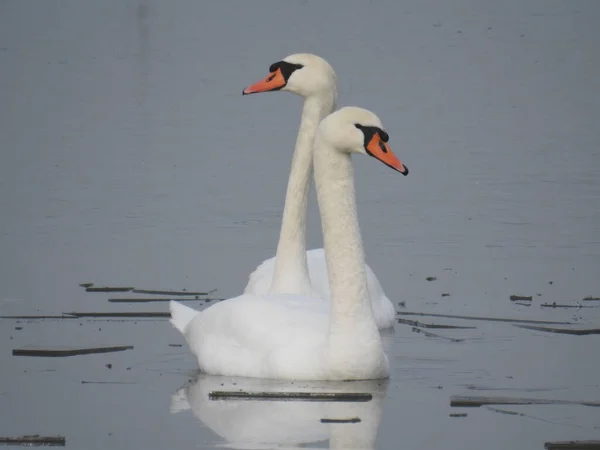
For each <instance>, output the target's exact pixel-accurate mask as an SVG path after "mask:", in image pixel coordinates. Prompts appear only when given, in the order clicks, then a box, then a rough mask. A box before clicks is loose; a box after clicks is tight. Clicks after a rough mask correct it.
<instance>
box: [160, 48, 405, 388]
mask: <svg viewBox="0 0 600 450" xmlns="http://www.w3.org/2000/svg"><path fill="white" fill-rule="evenodd" d="M335 81H336V79H335V73H334V71H333V69H332V68H331V66H329V64H328V63H327V62H326V61H324V60H323V59H322V58H319V57H317V56H314V55H307V54H298V55H291V56H289V57H287V58H285V59H284V60H283V61H280V62H277V63H275V64H273V65H272V66H271V68H270V74H269V75H268V76H267V78H265V79H264V80H262V81H260V82H258V83H256V84H254V85H252V86H250V87H249V88H247V89H246V90H245V91H244V93H245V94H250V93H255V92H264V91H273V90H288V91H291V92H294V93H297V94H299V95H301V96H303V97H304V98H305V104H304V111H303V114H302V123H301V125H300V132H299V134H298V139H297V143H296V151H295V153H294V158H293V163H292V173H291V175H290V181H289V184H288V191H287V196H286V205H285V209H284V214H283V219H282V229H281V235H280V240H279V245H278V248H277V256H276V258H274V259H271V260H268V261H265V262H264V263H263V264H261V265H260V266H259V267H258V268H257V269H256V271H255V272H254V273H253V274H252V275H251V276H250V281H249V283H248V286H247V287H246V290H245V292H244V294H242V295H241V296H238V297H235V298H232V299H228V300H226V301H223V302H221V303H218V304H215V305H212V306H210V307H209V308H207V309H205V310H203V311H202V312H198V311H196V310H194V309H191V308H189V307H187V306H185V305H182V304H180V303H177V302H171V303H170V309H171V323H172V324H173V325H174V326H175V328H177V329H178V330H179V331H180V332H181V333H182V334H183V335H184V336H185V338H186V340H187V342H188V345H189V347H190V350H191V352H192V353H193V354H194V356H196V358H197V361H198V365H199V367H200V369H201V370H202V371H203V372H206V373H208V374H213V375H226V376H244V377H255V378H276V379H286V380H364V379H376V378H387V377H388V376H389V364H388V360H387V357H386V355H385V352H384V350H383V346H382V341H381V337H380V335H379V329H378V328H380V327H381V328H385V327H387V326H389V325H391V319H390V318H389V315H390V314H391V317H392V319H393V314H394V313H393V311H394V309H393V306H392V305H391V302H390V301H389V299H388V298H387V297H385V294H384V293H383V290H382V289H381V286H380V284H379V282H378V281H377V278H376V277H375V275H374V274H373V272H372V271H371V269H370V268H368V267H367V266H366V264H365V261H364V251H363V245H362V240H361V236H360V229H359V225H358V218H357V215H356V200H355V195H354V178H353V171H352V162H351V154H352V153H359V154H367V155H370V156H372V157H374V158H376V159H379V160H380V161H382V162H383V163H384V164H386V165H388V166H389V167H391V168H393V169H395V170H397V171H399V172H400V173H402V174H404V175H406V174H408V169H407V168H406V167H405V166H404V165H403V164H402V163H401V162H400V161H399V160H398V158H396V156H395V155H394V154H393V153H392V151H391V150H390V148H389V146H388V145H387V141H388V135H387V133H386V132H385V131H384V130H383V125H382V124H381V121H380V120H379V118H378V117H377V116H376V115H375V114H373V113H372V112H370V111H368V110H365V109H362V108H356V107H346V108H342V109H340V110H338V111H336V112H333V113H331V111H332V110H333V109H334V108H335V100H336V89H335ZM311 160H312V163H313V165H314V178H315V185H316V190H317V199H318V203H319V210H320V214H321V223H322V228H323V240H324V244H325V245H324V246H325V250H324V251H323V250H313V251H311V252H308V254H307V252H306V238H305V236H306V210H307V198H308V190H309V186H310V175H311ZM371 299H372V300H371ZM324 300H329V301H324ZM378 325H379V326H378Z"/></svg>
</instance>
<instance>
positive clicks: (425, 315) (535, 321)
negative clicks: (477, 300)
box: [396, 311, 573, 325]
mask: <svg viewBox="0 0 600 450" xmlns="http://www.w3.org/2000/svg"><path fill="white" fill-rule="evenodd" d="M396 314H397V315H399V316H422V317H445V318H446V319H462V320H483V321H488V322H508V323H511V322H513V323H539V324H544V325H573V324H572V323H571V322H550V321H546V320H526V319H502V318H497V317H474V316H457V315H453V314H434V313H420V312H408V311H401V312H400V311H399V312H397V313H396Z"/></svg>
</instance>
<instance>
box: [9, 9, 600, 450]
mask: <svg viewBox="0 0 600 450" xmlns="http://www.w3.org/2000/svg"><path fill="white" fill-rule="evenodd" d="M598 23H600V4H599V3H598V2H596V1H593V0H589V1H584V0H578V1H571V2H566V1H562V0H526V1H524V0H519V1H517V0H510V1H504V2H492V1H467V0H461V1H454V2H443V1H433V0H428V1H416V0H415V1H403V2H395V1H375V2H367V1H363V2H359V1H348V2H333V1H331V2H316V1H307V2H300V1H298V2H276V1H256V2H241V1H222V2H195V1H189V0H181V1H173V2H159V1H151V0H139V1H125V2H123V1H114V0H111V1H104V2H93V1H82V0H77V1H75V0H72V1H67V0H64V1H60V2H58V1H54V2H36V1H33V0H19V1H17V0H14V1H13V0H7V1H3V2H0V105H1V106H0V314H3V315H11V314H40V313H43V314H56V313H61V312H66V311H116V310H119V311H135V310H155V311H164V310H165V309H166V305H165V304H154V303H150V304H144V305H139V306H136V305H133V306H129V305H115V304H110V303H108V302H107V299H108V298H110V297H111V296H114V295H110V294H92V293H85V291H84V290H83V289H82V288H81V287H79V286H78V284H79V283H83V282H94V283H95V284H96V285H128V286H134V287H137V288H142V289H188V290H210V289H218V291H217V293H216V294H215V295H216V296H218V297H232V296H235V295H238V294H239V293H240V292H241V291H242V290H243V288H244V286H245V284H246V282H247V277H248V275H249V274H250V273H251V271H252V270H253V269H254V268H255V267H256V265H257V264H258V263H259V262H261V261H262V260H264V259H266V258H268V257H271V256H272V255H273V254H274V252H275V247H276V244H277V237H278V231H279V226H280V219H281V210H282V205H283V198H284V194H285V186H286V180H287V176H288V173H289V165H290V161H291V153H292V149H293V145H294V141H295V135H296V132H297V126H298V121H299V116H300V108H301V99H300V98H298V97H295V96H293V95H289V94H263V95H256V96H251V97H242V95H241V90H242V89H243V88H244V87H245V86H247V85H248V84H250V83H252V82H255V81H257V80H258V79H260V78H262V77H263V76H265V75H266V73H267V69H268V67H269V65H270V64H271V63H273V62H275V61H277V60H279V59H281V58H283V57H285V56H287V55H288V54H291V53H295V52H313V53H317V54H319V55H321V56H323V57H324V58H326V59H327V60H328V61H329V62H330V63H331V64H332V66H333V67H334V68H335V70H336V72H337V74H338V79H339V92H340V106H345V105H356V106H362V107H366V108H369V109H372V110H373V111H375V112H376V113H377V114H378V115H379V116H380V117H381V118H382V120H383V122H384V125H385V127H386V129H387V131H388V132H389V134H390V136H391V139H390V145H391V147H392V149H394V151H395V152H396V154H397V155H398V156H399V157H400V158H401V159H402V161H403V162H405V163H406V165H407V166H408V167H409V168H410V171H411V173H410V175H409V176H408V177H406V178H404V177H400V176H398V174H396V173H394V172H393V171H391V170H389V169H388V168H386V167H385V166H384V165H382V164H377V163H376V162H375V161H374V160H372V159H367V158H360V157H356V158H355V172H356V184H357V197H358V209H359V216H360V223H361V229H362V233H363V238H364V243H365V250H366V253H367V257H368V262H369V264H370V266H371V267H372V268H373V270H374V271H375V273H376V274H377V275H378V277H379V280H380V281H381V283H382V285H383V287H384V289H385V291H386V293H387V295H388V296H389V297H390V298H391V299H393V301H394V304H395V305H398V303H399V302H405V304H406V308H405V310H407V311H419V312H431V313H442V314H444V313H445V314H458V315H471V316H493V317H511V318H521V319H525V318H529V319H537V320H552V321H571V322H574V323H577V324H579V325H581V326H586V327H589V328H592V327H598V326H599V324H600V308H585V309H543V308H540V305H541V304H542V303H553V302H556V303H559V304H565V303H566V304H571V305H576V304H577V302H581V299H582V298H583V297H586V296H590V295H592V296H600V280H599V278H598V274H599V273H600V179H599V177H598V169H599V168H600V130H599V128H598V117H599V116H600V77H599V76H598V73H599V71H600V52H598V46H599V44H600V28H598ZM314 200H315V199H314V196H313V198H312V200H311V206H310V208H311V209H310V223H309V244H310V247H320V246H321V245H322V244H321V242H322V241H321V235H320V224H319V217H318V210H317V207H316V202H315V201H314ZM429 276H434V277H437V280H435V281H432V282H428V281H426V277H429ZM442 293H449V294H450V295H449V296H444V297H442V296H441V294H442ZM511 294H519V295H532V296H533V297H534V298H533V302H532V303H533V305H532V306H529V307H527V306H519V305H516V304H514V303H513V302H511V301H509V296H510V295H511ZM537 294H540V295H537ZM581 303H585V302H581ZM588 303H589V306H592V305H597V306H600V302H588ZM202 305H203V304H202V303H201V304H200V305H198V306H199V307H202ZM397 309H398V310H399V311H403V310H404V309H402V308H401V307H400V306H398V308H397ZM417 319H418V320H421V321H423V322H438V323H441V322H443V323H454V324H457V323H460V324H462V325H469V326H476V327H477V328H476V329H467V330H432V331H434V332H436V333H438V334H441V335H444V336H447V337H454V338H458V339H464V340H463V341H461V342H450V341H447V340H443V339H435V338H429V337H426V336H423V335H422V334H417V333H414V332H413V331H412V330H411V327H410V326H406V325H400V324H398V325H396V329H395V333H393V334H391V335H389V336H386V340H387V344H388V345H389V356H390V360H391V362H392V366H393V375H392V378H391V380H390V381H389V383H388V384H387V385H386V386H385V389H383V388H382V387H381V386H370V387H369V386H367V387H364V386H362V387H361V386H356V388H357V389H359V388H360V389H362V388H364V389H366V390H369V389H371V390H373V389H374V390H375V392H376V393H377V395H376V396H375V397H376V398H375V401H373V402H372V403H370V404H369V405H359V404H355V405H348V408H350V409H348V411H354V412H355V413H356V415H359V416H362V417H361V419H362V421H361V423H360V424H342V425H340V424H335V425H330V426H325V425H323V424H321V423H320V422H319V420H318V419H320V418H323V417H320V418H319V417H318V416H320V415H322V414H324V413H327V412H331V413H332V414H333V413H336V414H340V413H341V410H340V409H339V405H337V406H336V405H333V406H332V405H315V404H310V405H309V404H303V403H292V404H286V405H279V404H277V405H275V404H259V405H256V404H252V405H248V404H245V405H238V404H223V403H220V404H214V403H210V402H209V403H207V402H205V401H203V398H202V396H200V400H198V396H197V395H191V394H190V396H187V394H185V392H186V390H185V388H184V390H183V391H180V388H182V386H184V385H185V384H186V383H188V386H192V388H190V389H188V392H192V393H193V392H196V393H198V392H200V393H202V392H204V391H203V389H207V386H209V387H210V386H212V385H213V384H214V383H217V385H220V384H221V383H223V385H224V386H229V387H234V386H235V388H238V387H239V388H244V386H246V387H248V388H253V387H257V386H259V387H260V386H262V387H263V388H264V389H282V386H281V384H277V383H273V382H266V381H256V380H230V379H223V380H220V381H219V380H216V381H215V380H213V379H210V378H208V379H207V378H203V377H200V378H198V379H197V380H196V378H195V377H196V374H195V373H194V370H195V363H194V361H193V359H192V358H191V356H190V355H189V354H188V352H187V349H186V348H185V347H170V346H169V344H181V343H182V339H181V336H180V335H179V334H178V333H177V332H176V331H175V330H174V329H172V328H171V327H170V326H169V325H168V323H167V321H166V320H139V321H123V322H118V321H115V322H109V321H98V320H69V321H30V322H23V321H21V322H19V323H17V321H15V320H9V319H0V343H1V344H0V350H1V352H0V367H1V369H0V436H6V435H18V434H37V433H39V434H50V435H53V434H61V435H64V436H66V437H67V445H68V447H71V448H90V449H94V448H98V449H100V448H106V447H111V448H145V449H154V448H157V449H158V448H216V447H218V446H222V445H224V444H225V445H226V446H234V447H243V448H273V447H276V446H278V448H285V447H286V446H288V447H289V446H292V447H295V446H298V445H300V444H301V443H303V445H304V444H306V446H308V447H309V448H310V447H312V446H316V447H319V448H323V447H325V448H329V447H331V448H347V447H349V446H352V445H355V446H356V445H358V443H360V445H363V446H367V447H369V446H372V442H371V441H370V440H369V439H370V437H373V436H376V438H377V441H376V448H380V449H387V448H390V449H391V448H394V449H396V448H402V449H423V448H456V449H459V448H460V449H463V448H473V449H475V448H483V447H485V448H490V449H507V448H520V449H541V448H543V444H544V442H546V441H550V440H570V439H594V438H595V439H600V413H599V412H598V408H589V407H583V406H576V405H573V406H571V405H567V406H565V405H553V406H519V407H513V406H506V407H498V408H500V409H504V410H509V411H511V412H512V413H513V414H503V413H501V412H498V411H496V410H492V409H490V408H485V407H482V408H473V409H463V408H459V409H457V408H450V406H449V399H450V396H451V395H455V394H460V395H494V396H511V397H516V396H522V397H537V398H552V399H562V400H595V401H600V388H599V381H598V380H599V379H600V377H599V376H598V373H600V363H599V362H598V361H599V358H598V356H599V353H598V346H599V344H600V341H599V337H598V335H591V336H568V335H556V334H549V333H543V332H536V331H531V330H525V329H520V328H516V327H514V326H512V325H511V324H507V323H487V322H479V321H477V322H466V321H465V322H461V321H456V320H455V321H451V320H442V319H435V318H417ZM15 327H22V329H21V330H18V329H16V328H15ZM28 345H35V346H80V345H81V346H86V345H90V346H93V345H134V347H135V348H134V350H129V351H125V352H121V353H114V354H107V355H89V356H77V357H71V358H53V359H50V358H26V357H16V356H12V355H11V350H12V349H13V348H18V347H24V346H28ZM106 364H111V365H112V366H111V368H110V369H109V368H108V367H106ZM189 380H196V381H195V382H196V384H193V383H194V381H191V382H190V381H189ZM82 381H100V382H107V381H109V382H119V383H128V384H87V383H86V384H82V383H81V382H82ZM189 383H192V384H189ZM211 383H213V384H211ZM233 383H236V384H235V385H234V384H233ZM325 385H326V384H323V385H320V386H321V387H320V388H322V389H325V388H326V386H325ZM285 387H286V386H284V388H285ZM289 387H290V386H287V388H289ZM306 388H307V389H308V388H309V387H306ZM312 388H314V389H318V388H319V386H312ZM334 388H335V389H337V388H336V387H335V386H334V387H332V389H334ZM184 394H185V395H184ZM186 402H187V404H188V407H186V406H185V405H186ZM173 404H175V405H176V406H177V405H179V406H177V408H175V410H177V411H178V412H174V411H173V412H172V411H171V410H172V406H173ZM244 408H246V409H244ZM278 408H283V409H281V412H279V411H280V410H279V409H278ZM327 408H329V409H327ZM352 408H354V409H352ZM236 411H237V413H236ZM354 412H353V414H354ZM457 412H458V413H467V414H468V415H467V417H450V414H451V413H457ZM515 412H516V413H518V414H514V413H515ZM206 414H208V416H207V415H206ZM206 417H210V418H212V419H215V418H218V419H219V421H218V422H215V421H214V420H213V421H212V422H211V420H208V419H206ZM261 419H262V420H261ZM353 427H354V428H353ZM240 430H245V432H247V433H248V434H243V433H241V432H240ZM253 433H254V434H253ZM261 433H262V434H261ZM259 441H260V442H262V443H263V444H262V445H263V446H262V447H261V445H259V444H258V443H257V442H259Z"/></svg>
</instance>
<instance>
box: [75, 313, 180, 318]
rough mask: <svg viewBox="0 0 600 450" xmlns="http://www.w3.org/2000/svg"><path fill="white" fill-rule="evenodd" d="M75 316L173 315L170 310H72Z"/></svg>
mask: <svg viewBox="0 0 600 450" xmlns="http://www.w3.org/2000/svg"><path fill="white" fill-rule="evenodd" d="M67 314H69V315H71V316H75V317H81V318H83V317H171V313H170V312H168V311H167V312H162V311H140V312H70V313H67Z"/></svg>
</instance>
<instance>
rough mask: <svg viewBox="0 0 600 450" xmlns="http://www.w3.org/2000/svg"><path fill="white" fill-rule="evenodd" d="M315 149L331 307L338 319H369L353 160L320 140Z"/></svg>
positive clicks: (316, 178)
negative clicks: (362, 317) (343, 317)
mask: <svg viewBox="0 0 600 450" xmlns="http://www.w3.org/2000/svg"><path fill="white" fill-rule="evenodd" d="M315 146H316V147H315V156H314V158H315V183H316V187H317V197H318V201H319V211H320V213H321V225H322V228H323V241H324V247H325V257H326V260H327V269H328V273H329V285H330V289H331V301H332V308H333V309H334V310H336V312H337V313H338V314H339V315H341V316H359V315H362V314H368V315H370V316H371V317H372V312H371V306H370V302H368V300H369V294H368V290H367V278H366V271H365V262H364V250H363V243H362V239H361V235H360V227H359V224H358V217H357V213H356V199H355V193H354V175H353V168H352V159H351V157H350V154H348V153H346V152H342V151H339V150H337V149H335V148H333V147H330V146H329V145H328V144H327V143H325V142H323V140H321V139H320V138H317V141H316V143H315ZM317 146H318V147H317ZM324 147H325V148H324ZM363 310H364V311H363Z"/></svg>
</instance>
